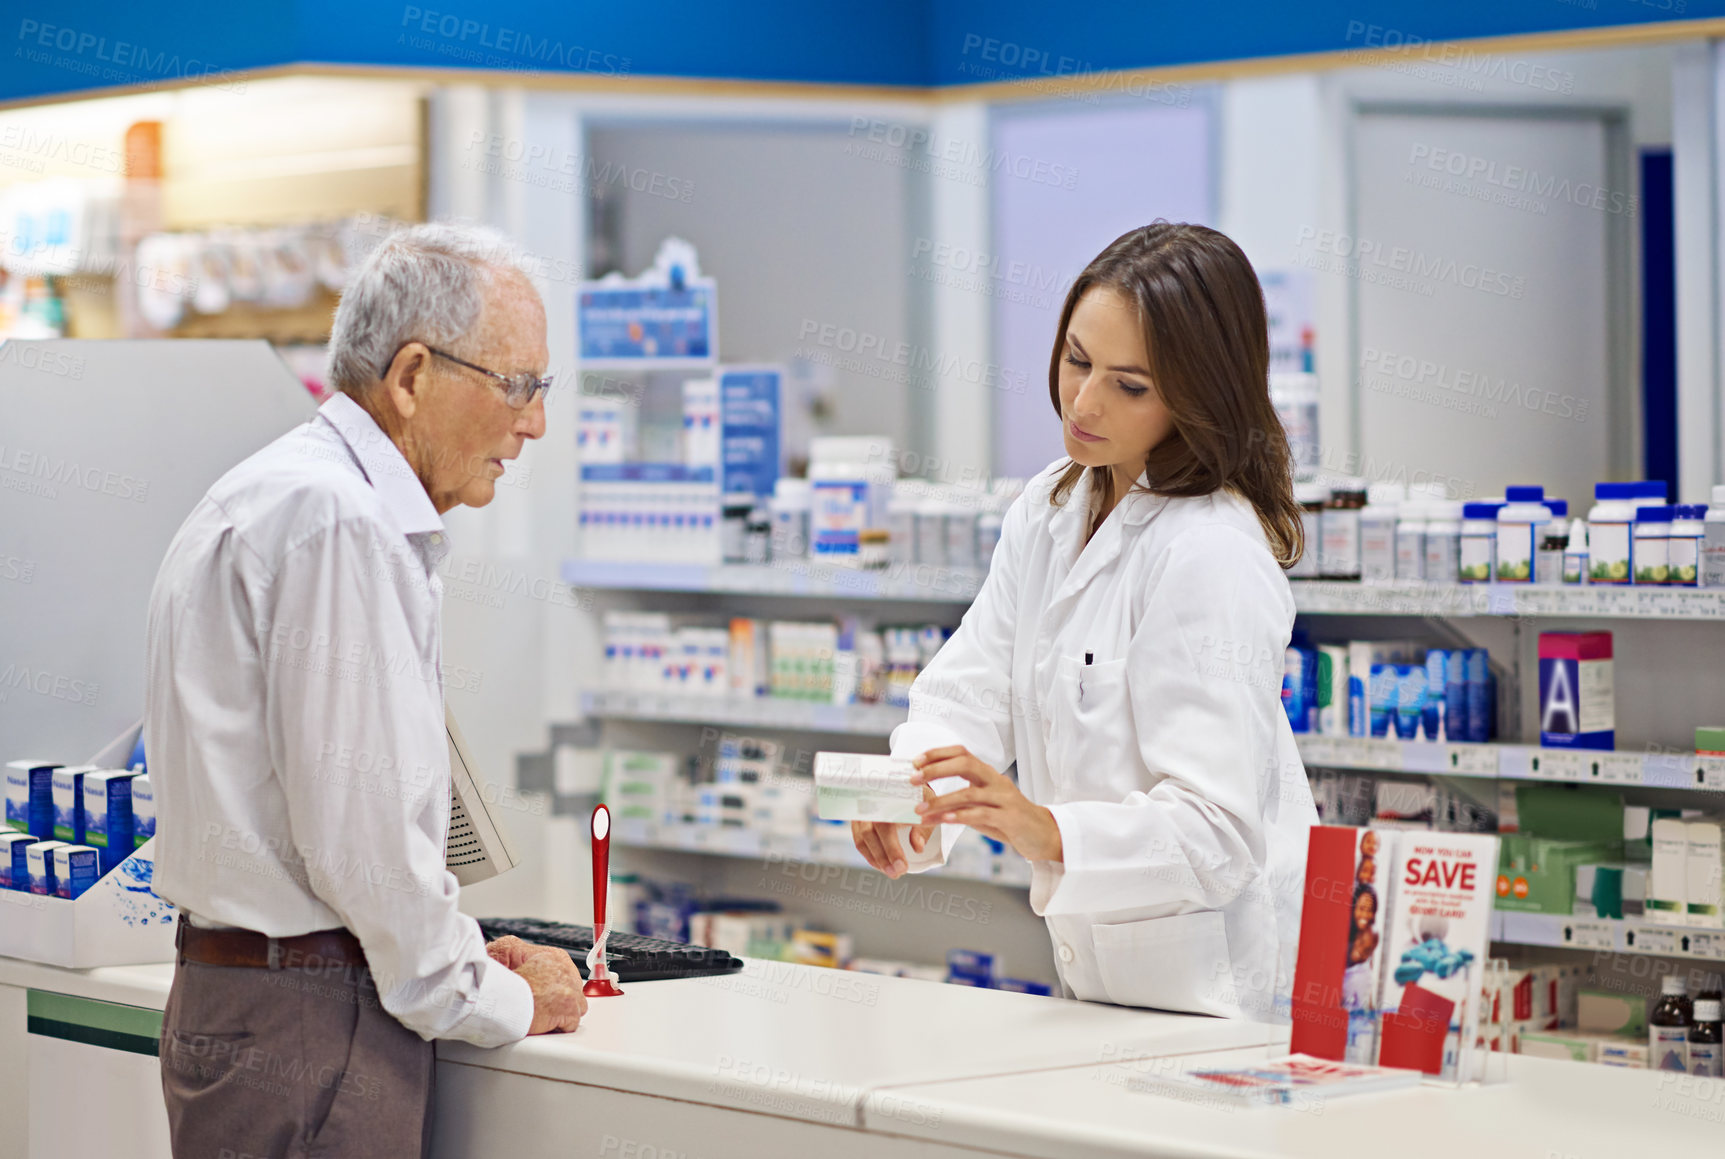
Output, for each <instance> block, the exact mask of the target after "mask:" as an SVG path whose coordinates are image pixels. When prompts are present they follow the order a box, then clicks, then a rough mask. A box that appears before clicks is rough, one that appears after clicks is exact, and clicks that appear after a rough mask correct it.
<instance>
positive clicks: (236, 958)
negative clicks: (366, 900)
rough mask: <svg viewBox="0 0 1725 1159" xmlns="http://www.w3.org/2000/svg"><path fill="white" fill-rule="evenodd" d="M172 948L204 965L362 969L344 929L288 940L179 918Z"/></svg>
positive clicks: (355, 946) (361, 956)
mask: <svg viewBox="0 0 1725 1159" xmlns="http://www.w3.org/2000/svg"><path fill="white" fill-rule="evenodd" d="M174 945H175V946H176V947H177V948H178V949H179V951H180V957H182V958H184V959H185V960H186V961H188V962H197V963H199V964H200V965H204V966H247V967H251V968H252V969H256V970H319V969H323V968H326V967H330V966H357V967H364V965H365V951H364V950H363V949H361V948H360V945H359V939H358V938H356V937H354V936H353V934H351V933H350V932H348V931H347V930H341V929H336V930H317V931H315V932H313V933H309V934H299V935H297V936H295V937H291V938H271V937H266V936H265V935H263V934H260V933H257V932H256V931H253V930H206V929H202V928H201V927H198V926H194V925H193V924H192V923H191V922H189V921H187V920H186V916H185V915H184V914H181V915H180V924H179V928H178V930H176V931H175V933H174Z"/></svg>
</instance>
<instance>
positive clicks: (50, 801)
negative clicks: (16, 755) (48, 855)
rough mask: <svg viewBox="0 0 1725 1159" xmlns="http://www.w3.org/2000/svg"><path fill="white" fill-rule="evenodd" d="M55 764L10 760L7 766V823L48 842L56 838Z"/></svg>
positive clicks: (10, 826)
mask: <svg viewBox="0 0 1725 1159" xmlns="http://www.w3.org/2000/svg"><path fill="white" fill-rule="evenodd" d="M59 767H60V766H59V765H57V764H55V763H54V762H52V761H32V760H22V761H8V762H7V764H6V824H7V826H8V827H9V828H12V829H16V830H18V831H19V832H21V833H33V834H35V835H36V836H37V837H40V838H43V839H46V838H49V837H52V836H53V835H54V770H55V769H57V768H59Z"/></svg>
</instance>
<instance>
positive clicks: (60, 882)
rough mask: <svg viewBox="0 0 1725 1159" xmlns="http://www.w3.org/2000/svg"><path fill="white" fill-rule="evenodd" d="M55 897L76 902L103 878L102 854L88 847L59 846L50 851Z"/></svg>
mask: <svg viewBox="0 0 1725 1159" xmlns="http://www.w3.org/2000/svg"><path fill="white" fill-rule="evenodd" d="M48 857H49V859H50V861H51V863H52V866H53V868H52V869H51V871H50V875H51V876H52V877H53V879H54V891H53V893H54V896H55V897H63V898H65V899H66V900H67V901H74V900H76V899H77V898H80V897H82V896H83V895H84V891H85V890H87V889H89V888H90V887H91V886H92V885H95V884H96V881H97V879H98V878H100V877H101V876H102V862H101V854H100V853H99V852H98V851H97V850H95V849H92V848H90V847H89V846H88V845H59V846H57V847H56V848H54V849H50V850H49V851H48Z"/></svg>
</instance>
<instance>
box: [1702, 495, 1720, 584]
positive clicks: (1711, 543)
mask: <svg viewBox="0 0 1725 1159" xmlns="http://www.w3.org/2000/svg"><path fill="white" fill-rule="evenodd" d="M1704 518H1705V519H1706V525H1705V527H1704V529H1703V532H1702V541H1701V586H1702V587H1708V588H1725V485H1721V486H1716V487H1714V488H1713V503H1712V506H1710V507H1708V508H1707V514H1706V516H1705V517H1704Z"/></svg>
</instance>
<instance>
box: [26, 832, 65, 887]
mask: <svg viewBox="0 0 1725 1159" xmlns="http://www.w3.org/2000/svg"><path fill="white" fill-rule="evenodd" d="M64 844H66V843H65V842H64V841H38V842H36V843H35V844H34V845H31V846H29V847H28V848H27V849H25V851H24V859H25V862H26V872H25V876H26V879H27V881H26V888H27V889H29V891H30V892H31V893H34V894H39V895H40V896H42V897H50V896H52V895H53V893H54V858H53V856H52V854H53V852H54V850H56V849H58V848H60V847H61V846H62V845H64Z"/></svg>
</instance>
